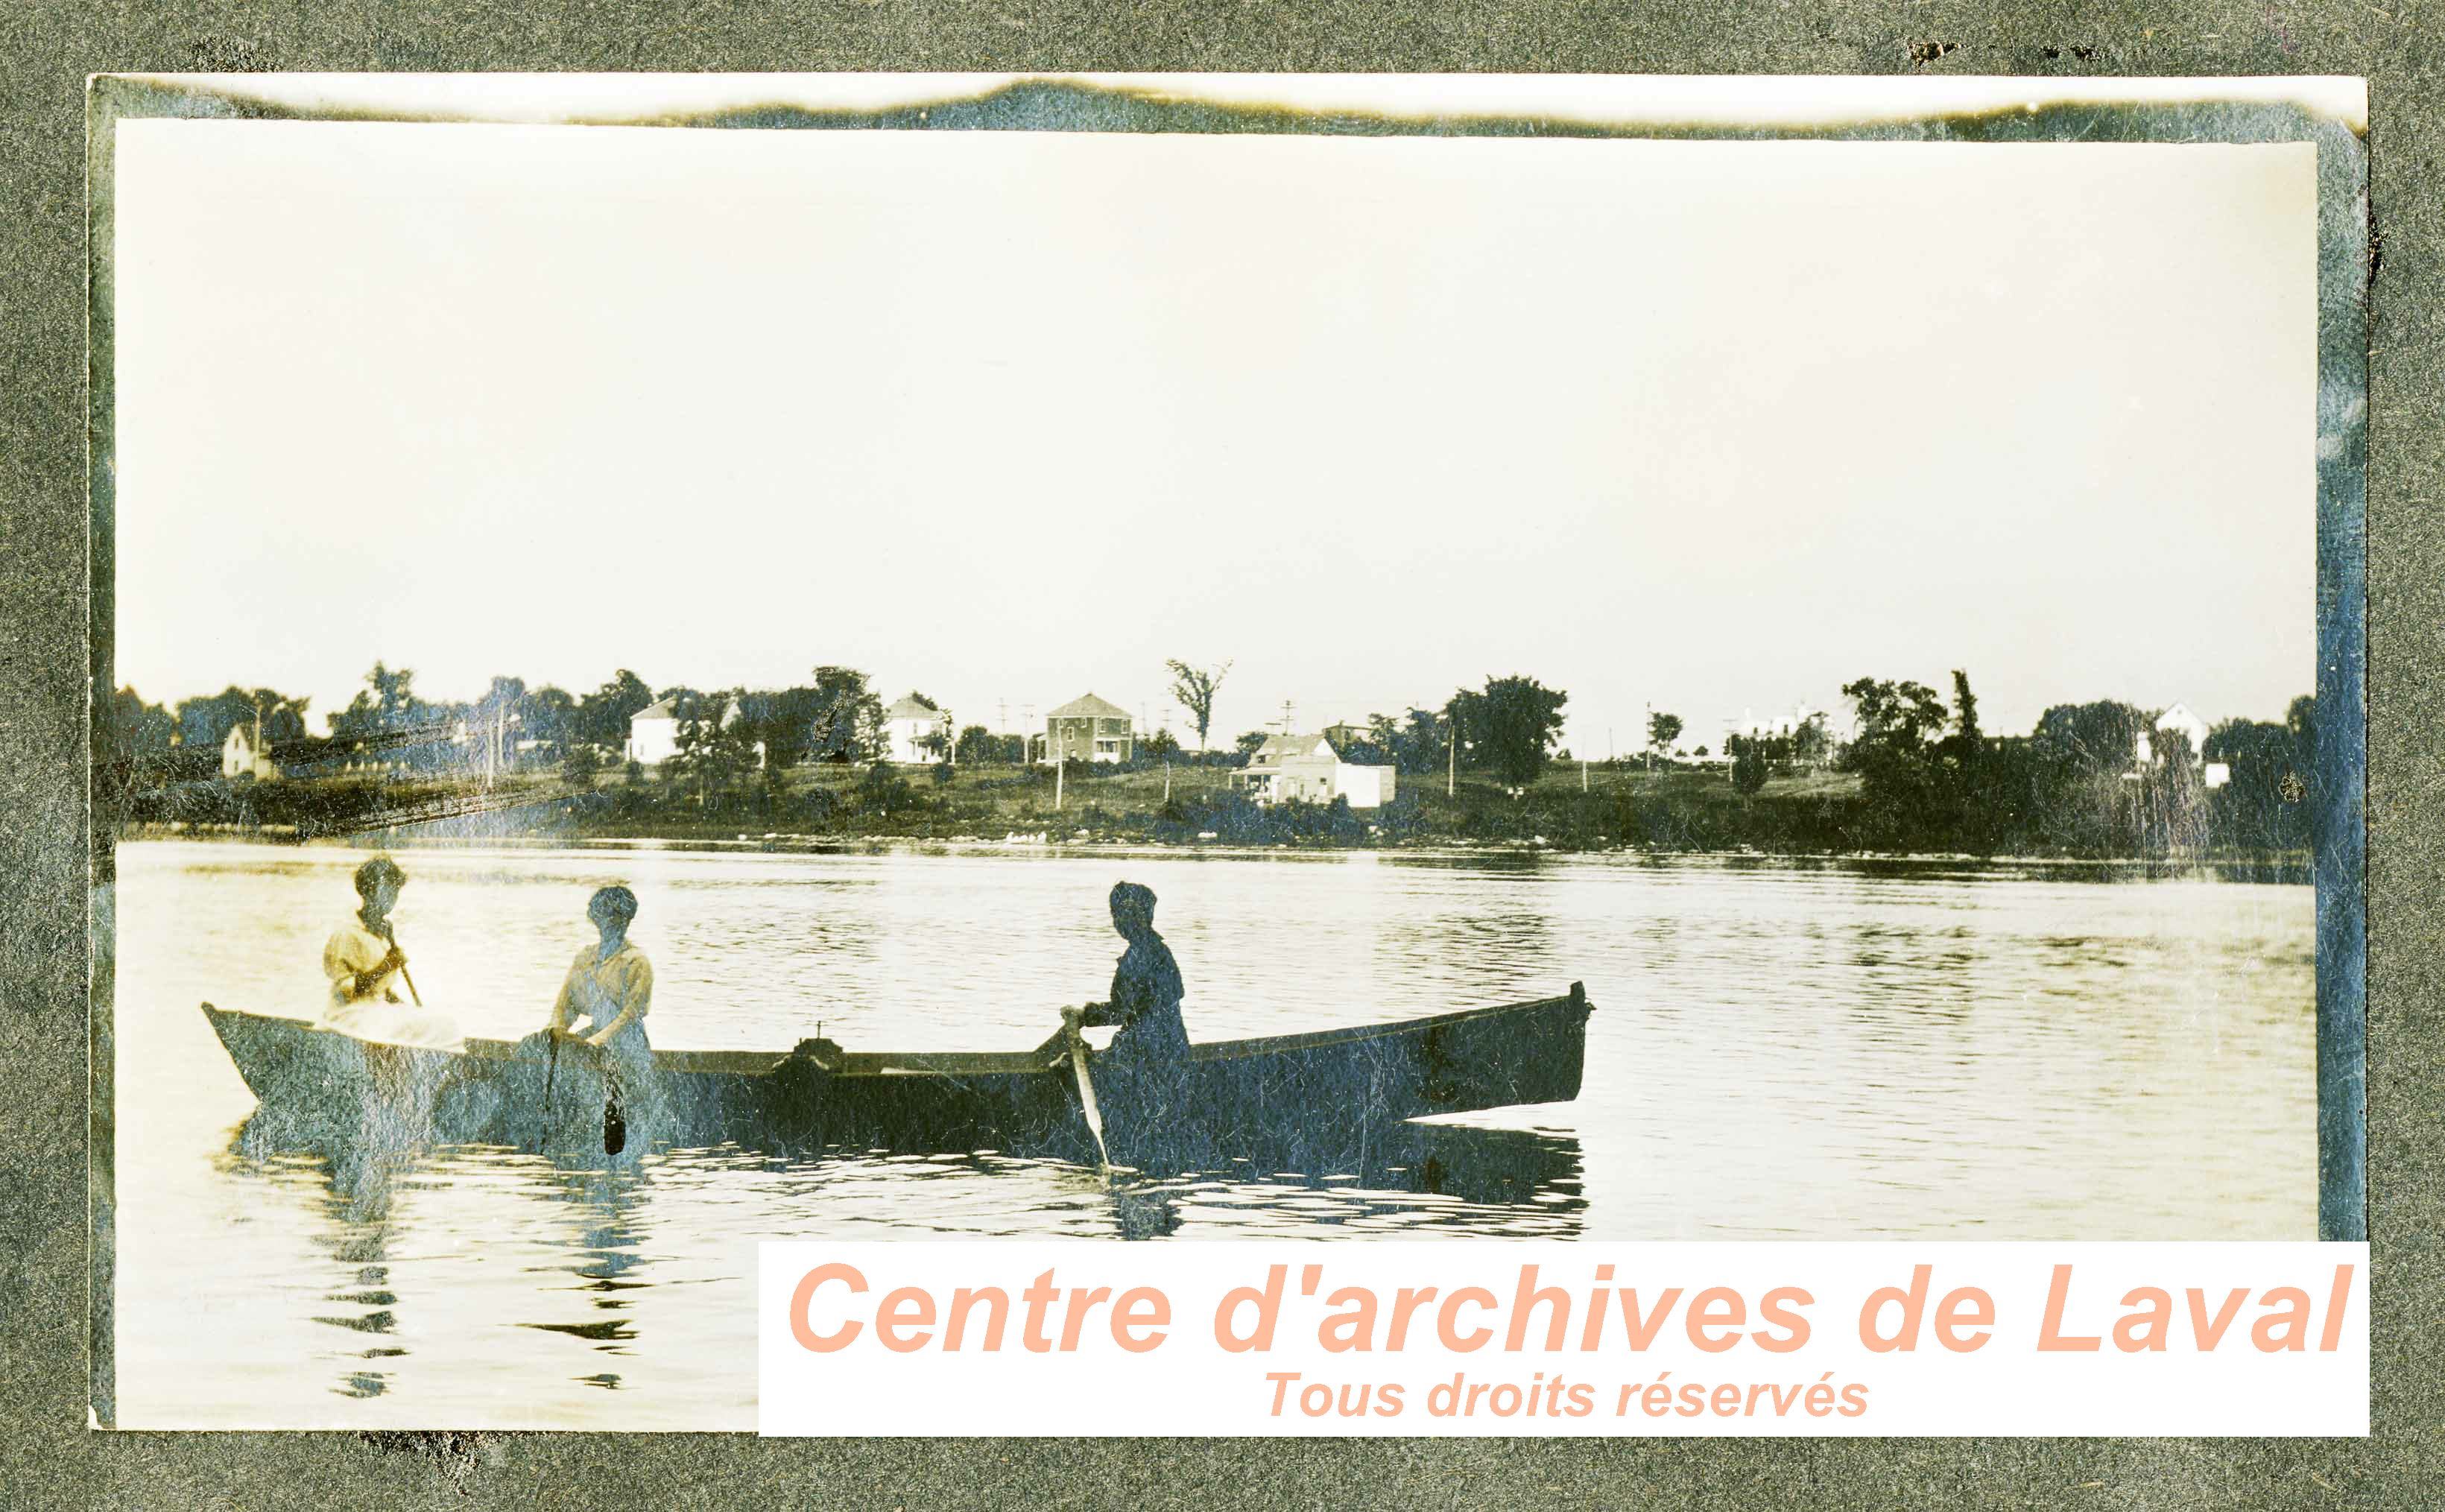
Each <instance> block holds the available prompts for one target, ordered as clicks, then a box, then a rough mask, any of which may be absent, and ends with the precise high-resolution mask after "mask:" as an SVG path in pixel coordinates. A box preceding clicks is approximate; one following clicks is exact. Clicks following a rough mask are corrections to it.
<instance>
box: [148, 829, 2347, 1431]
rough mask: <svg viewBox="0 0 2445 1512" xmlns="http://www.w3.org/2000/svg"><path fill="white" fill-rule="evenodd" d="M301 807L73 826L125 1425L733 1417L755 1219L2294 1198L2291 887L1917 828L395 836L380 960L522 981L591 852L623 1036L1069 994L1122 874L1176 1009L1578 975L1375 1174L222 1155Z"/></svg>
mask: <svg viewBox="0 0 2445 1512" xmlns="http://www.w3.org/2000/svg"><path fill="white" fill-rule="evenodd" d="M362 859H363V853H362V852H357V851H351V850H345V849H318V848H305V849H275V848H255V847H247V846H235V845H206V844H179V843H158V844H132V845H127V846H123V847H121V849H120V853H119V883H118V890H117V897H116V906H117V911H118V940H119V956H118V977H117V981H118V985H117V1002H118V1009H117V1024H118V1042H117V1066H116V1075H117V1087H118V1098H117V1113H118V1158H117V1171H118V1207H117V1213H118V1250H117V1265H118V1271H117V1276H118V1280H117V1292H116V1301H117V1309H118V1312H117V1331H118V1334H117V1336H118V1350H117V1359H118V1404H119V1414H120V1416H119V1421H120V1422H121V1425H123V1426H126V1427H132V1428H173V1427H241V1426H258V1427H289V1428H309V1427H347V1428H370V1427H474V1426H496V1427H570V1428H576V1427H587V1428H610V1427H625V1428H726V1429H751V1428H753V1427H754V1422H755V1389H756V1380H755V1374H756V1370H755V1366H756V1353H755V1346H754V1311H755V1303H754V1296H753V1289H752V1285H753V1279H754V1269H755V1259H756V1250H755V1244H756V1241H757V1240H759V1239H766V1238H820V1237H838V1238H855V1239H880V1238H890V1237H906V1238H942V1237H972V1238H987V1237H1001V1236H1009V1237H1020V1236H1025V1237H1042V1236H1048V1235H1071V1236H1076V1237H1079V1238H1112V1237H1125V1238H1160V1237H1171V1238H1178V1239H1235V1238H1245V1237H1250V1236H1273V1237H1283V1236H1289V1237H1306V1238H1317V1239H1333V1238H1339V1239H1364V1238H1368V1237H1374V1236H1396V1237H1402V1238H1422V1237H1429V1236H1437V1235H1447V1236H1453V1237H1463V1236H1479V1237H1514V1236H1516V1237H1522V1238H1575V1237H1586V1238H1592V1239H1616V1240H1657V1239H1773V1238H1786V1237H1788V1238H1885V1237H1896V1236H1929V1237H1939V1236H1940V1237H1945V1238H1980V1237H1992V1238H1997V1239H2140V1238H2146V1239H2198V1238H2233V1239H2307V1238H2311V1237H2314V1233H2315V1226H2316V1212H2317V1163H2316V1138H2315V1132H2314V1109H2315V1102H2316V1087H2315V1079H2314V1066H2313V1059H2314V1056H2313V1035H2312V1021H2313V980H2314V965H2313V946H2312V941H2311V909H2312V898H2311V892H2310V889H2309V888H2307V887H2285V886H2272V885H2268V886H2262V885H2245V884H2239V883H2224V882H2216V881H2209V880H2179V881H2157V882H2138V881H2123V882H2104V881H2099V880H2094V879H2093V878H2092V877H2090V876H2089V875H2088V874H2085V873H2081V872H2078V871H2070V870H2045V869H2039V868H2010V867H1995V868H1988V867H1977V866H1967V865H1955V864H1945V863H1910V864H1903V863H1875V864H1868V863H1837V862H1827V863H1820V864H1809V863H1796V864H1794V863H1769V862H1747V861H1726V860H1723V859H1674V860H1654V859H1649V858H1640V857H1628V856H1608V857H1496V856H1476V857H1448V856H1444V857H1424V856H1395V855H1375V854H1366V853H1360V854H1334V855H1325V856H1298V857H1292V856H1222V855H1190V854H1183V853H1178V852H1172V853H1165V854H1156V855H1144V854H1129V855H1116V854H1113V853H1111V852H1109V851H1106V852H1064V851H1058V850H1045V849H1032V850H1025V851H1018V850H1010V851H999V850H995V851H972V852H964V853H954V854H943V853H929V854H919V853H914V852H893V853H887V854H858V855H823V856H810V855H762V854H744V853H702V852H686V851H680V850H671V849H620V850H593V849H588V850H574V851H547V850H527V849H498V850H482V851H471V850H460V849H420V850H413V851H409V852H406V853H404V854H403V855H402V856H401V861H402V863H403V864H404V865H405V867H406V868H407V870H408V872H409V874H410V877H411V881H410V883H409V886H408V887H407V889H406V893H405V896H404V898H403V900H402V902H401V906H400V910H399V913H398V915H397V918H398V921H399V930H400V939H401V943H403V944H404V945H405V946H406V947H407V948H408V950H409V951H410V952H411V954H412V956H413V958H414V966H413V969H414V972H415V975H416V979H417V983H418V985H419V986H420V988H421V989H422V990H423V992H424V995H425V998H426V1000H427V1001H428V1002H432V1003H434V1004H436V1005H437V1006H447V1007H448V1008H450V1009H451V1010H452V1011H454V1012H455V1013H456V1014H457V1015H458V1017H459V1018H460V1020H461V1022H462V1023H463V1024H464V1025H465V1026H466V1027H467V1028H468V1029H469V1030H470V1031H471V1032H475V1033H478V1034H489V1035H495V1036H504V1037H514V1036H517V1035H520V1034H523V1033H525V1032H527V1031H529V1030H531V1029H532V1028H534V1027H536V1026H537V1025H539V1024H540V1023H541V1022H542V1020H543V1017H544V1015H545V1013H546V1011H547V1009H548V1008H549V1005H550V1003H551V998H552V994H553V992H554V990H555V989H556V988H557V986H558V984H559V980H560V974H561V972H562V970H563V969H564V968H565V966H566V964H567V962H568V961H569V957H570V955H571V954H572V953H573V952H574V951H575V949H576V948H577V946H578V945H580V944H581V943H585V942H586V941H587V940H588V939H590V938H591V931H590V929H589V927H588V925H587V924H586V923H585V920H584V917H583V915H584V910H585V905H586V900H587V896H588V892H590V891H591V889H592V888H594V887H597V886H600V885H602V884H604V883H607V882H614V881H618V882H625V883H627V884H628V885H629V886H630V887H633V888H635V890H636V892H637V895H638V897H639V899H640V901H641V904H642V912H641V914H640V917H639V919H638V921H637V924H636V927H635V930H634V935H635V938H636V939H637V941H638V942H639V943H640V944H642V945H643V946H644V948H645V950H646V951H647V952H648V953H649V954H650V955H651V956H652V958H653V961H654V963H655V967H656V971H657V980H658V985H657V989H656V993H655V999H654V1008H653V1013H652V1016H651V1017H650V1018H649V1020H648V1022H649V1025H650V1027H651V1030H652V1034H653V1037H654V1041H655V1043H656V1044H658V1045H662V1046H668V1047H690V1046H694V1047H737V1048H758V1047H770V1048H777V1047H784V1046H788V1045H790V1044H793V1043H794V1042H795V1041H796V1040H797V1039H799V1038H800V1037H802V1036H808V1035H812V1034H813V1033H814V1032H815V1030H816V1025H817V1024H818V1022H820V1023H821V1025H822V1027H823V1032H824V1033H826V1034H828V1035H830V1036H831V1037H832V1038H834V1039H837V1040H839V1041H840V1042H842V1043H843V1044H844V1045H846V1046H848V1047H849V1048H850V1049H852V1050H858V1049H868V1050H917V1049H1022V1048H1025V1047H1027V1046H1030V1045H1033V1044H1035V1043H1036V1042H1037V1041H1039V1040H1040V1039H1042V1038H1043V1037H1044V1036H1045V1035H1046V1034H1048V1033H1050V1032H1051V1031H1052V1029H1053V1028H1055V1026H1056V1023H1057V1016H1056V1013H1055V1010H1056V1008H1057V1006H1058V1005H1059V1004H1062V1003H1065V1002H1077V1001H1081V1000H1085V999H1090V998H1101V997H1102V996H1103V995H1104V989H1105V987H1106V985H1107V983H1108V982H1109V980H1110V976H1111V961H1112V958H1113V957H1114V956H1115V955H1116V954H1117V953H1118V949H1119V942H1118V941H1117V940H1116V939H1115V938H1114V937H1113V936H1112V935H1111V932H1110V927H1109V924H1107V922H1106V920H1105V914H1104V894H1105V891H1106V889H1108V888H1109V887H1111V883H1112V882H1114V881H1115V880H1118V879H1121V878H1124V877H1126V878H1129V879H1132V880H1136V881H1140V882H1144V883H1146V884H1148V886H1150V887H1153V888H1154V889H1155V890H1156V892H1157V893H1158V894H1159V895H1160V897H1161V899H1162V904H1161V908H1160V911H1159V914H1158V918H1157V923H1158V925H1159V926H1160V927H1161V928H1162V929H1163V931H1164V933H1165V935H1166V936H1167V939H1168V940H1169V941H1170V943H1171V945H1172V948H1173V950H1174V951H1175V952H1176V954H1177V955H1178V957H1179V960H1180V963H1181V968H1182V971H1183V973H1184V975H1185V978H1186V980H1187V982H1188V1000H1187V1003H1186V1005H1185V1012H1186V1016H1187V1018H1188V1023H1189V1028H1190V1032H1191V1034H1192V1035H1194V1036H1196V1037H1198V1038H1201V1039H1203V1038H1227V1037H1234V1036H1244V1035H1255V1034H1265V1033H1274V1032H1282V1031H1290V1030H1303V1029H1316V1028H1324V1027H1329V1026H1332V1025H1337V1024H1348V1023H1358V1022H1365V1021H1369V1020H1377V1019H1391V1018H1404V1017H1413V1016H1415V1015H1419V1014H1424V1013H1431V1012H1439V1011H1442V1010H1445V1009H1448V1008H1457V1007H1465V1006H1471V1005H1477V1004H1484V1003H1496V1002H1504V1001H1510V1000H1515V999H1522V998H1530V997H1542V996H1546V995H1549V994H1554V993H1558V992H1561V991H1563V990H1564V989H1565V988H1566V987H1567V986H1568V984H1569V983H1570V982H1571V981H1572V980H1584V981H1585V982H1586V983H1587V988H1588V993H1589V996H1590V998H1591V999H1594V1001H1595V1003H1596V1016H1595V1017H1594V1019H1593V1020H1592V1021H1591V1023H1590V1025H1589V1029H1588V1067H1587V1082H1586V1090H1585V1091H1584V1092H1583V1093H1582V1095H1581V1096H1580V1098H1579V1099H1578V1101H1577V1102H1575V1103H1571V1104H1562V1105H1552V1106H1544V1107H1536V1108H1523V1109H1514V1110H1509V1111H1504V1112H1502V1113H1498V1114H1488V1115H1481V1116H1477V1117H1473V1118H1471V1119H1468V1120H1465V1123H1467V1124H1469V1125H1471V1126H1476V1127H1471V1128H1461V1129H1424V1130H1422V1131H1421V1132H1420V1133H1418V1134H1417V1135H1416V1136H1415V1138H1414V1140H1413V1143H1412V1145H1411V1146H1410V1147H1409V1148H1405V1149H1402V1150H1396V1151H1394V1152H1393V1153H1392V1154H1390V1155H1389V1156H1388V1157H1387V1165H1386V1166H1385V1167H1384V1168H1382V1169H1380V1170H1370V1171H1362V1172H1343V1173H1334V1172H1307V1173H1299V1174H1297V1175H1291V1174H1284V1173H1276V1172H1267V1171H1262V1170H1255V1169H1250V1168H1248V1167H1233V1168H1230V1169H1227V1170H1221V1171H1216V1172H1211V1173H1205V1174H1203V1175H1199V1176H1193V1177H1186V1178H1182V1179H1179V1180H1175V1181H1169V1182H1165V1183H1161V1184H1156V1185H1151V1186H1148V1187H1143V1188H1139V1189H1131V1190H1125V1191H1123V1192H1120V1193H1118V1194H1114V1193H1109V1192H1107V1191H1106V1190H1105V1189H1104V1186H1103V1184H1102V1183H1101V1181H1100V1180H1099V1179H1098V1178H1097V1177H1096V1175H1095V1174H1094V1173H1093V1172H1092V1171H1082V1170H1080V1169H1077V1168H1075V1167H1065V1166H1060V1165H1054V1164H1046V1163H1039V1162H1028V1161H1020V1160H1015V1159H1011V1158H1007V1157H1003V1156H999V1155H993V1154H978V1155H961V1156H946V1157H937V1158H930V1159H926V1158H909V1157H884V1156H879V1155H862V1154H846V1155H839V1156H834V1157H830V1158H826V1159H823V1160H815V1161H796V1162H793V1161H784V1160H779V1159H775V1158H774V1157H771V1156H767V1155H764V1154H760V1153H752V1152H745V1151H740V1150H737V1149H735V1148H725V1149H713V1150H689V1151H675V1152H671V1153H668V1154H663V1155H657V1156H654V1157H651V1158H649V1159H648V1160H647V1161H646V1162H644V1165H643V1167H642V1168H640V1169H638V1170H636V1171H633V1172H629V1173H625V1174H623V1175H618V1176H609V1175H604V1174H601V1173H589V1172H585V1171H579V1170H572V1169H565V1168H560V1167H555V1166H554V1165H553V1164H552V1163H551V1162H550V1161H548V1160H546V1159H544V1158H542V1157H540V1156H532V1155H525V1154H516V1153H510V1152H506V1151H500V1150H494V1149H480V1148H460V1149H449V1150H441V1151H437V1152H434V1153H432V1154H431V1155H429V1156H428V1157H425V1158H423V1159H421V1160H420V1161H419V1162H418V1163H417V1164H415V1165H414V1166H413V1167H411V1168H409V1169H407V1170H405V1171H403V1172H400V1173H396V1174H393V1175H391V1176H388V1177H386V1178H385V1177H374V1176H367V1175H364V1174H362V1173H359V1172H355V1171H351V1170H346V1169H335V1168H334V1167H333V1165H332V1163H331V1162H330V1161H328V1160H327V1159H326V1158H325V1157H324V1156H323V1155H321V1154H318V1153H315V1152H311V1151H305V1150H297V1151H277V1150H275V1151H271V1152H261V1151H256V1152H245V1151H241V1150H240V1149H238V1148H236V1146H235V1142H234V1139H233V1136H234V1133H235V1131H236V1129H238V1126H239V1125H240V1123H241V1121H242V1120H243V1119H244V1118H245V1117H246V1115H247V1113H248V1111H249V1110H250V1109H251V1108H252V1097H251V1096H250V1095H249V1093H248V1092H247V1091H246V1088H245V1085H244V1084H243V1083H242V1082H240V1081H239V1079H238V1076H237V1073H235V1072H234V1071H233V1069H232V1068H231V1066H230V1064H229V1060H228V1058H227V1056H226V1055H223V1054H222V1052H221V1050H220V1048H219V1045H218V1043H217V1042H216V1041H215V1039H214V1038H213V1036H212V1034H211V1032H210V1030H209V1029H208V1028H207V1026H206V1024H205V1022H204V1019H203V1017H202V1015H200V1014H199V1013H197V1012H196V1003H197V1002H198V1001H200V1000H206V999H209V1000H211V1001H213V1002H215V1003H218V1004H220V1005H223V1006H227V1007H244V1008H253V1009H259V1010H265V1011H271V1012H279V1013H289V1014H296V1015H300V1016H304V1015H309V1014H311V1013H312V1012H313V1011H314V1009H315V1008H316V1006H317V1005H318V1004H319V1002H320V999H321V996H322V992H323V983H322V980H321V975H320V954H321V947H322V942H323V939H324V937H325V936H326V935H327V933H328V932H329V931H330V930H331V928H332V927H333V926H334V925H336V924H337V923H338V922H339V921H340V920H341V919H342V918H344V917H345V915H346V914H347V913H348V912H349V911H350V910H351V909H352V908H353V906H354V902H355V900H354V895H353V893H352V891H351V889H350V887H349V880H348V878H349V872H350V870H351V869H352V868H354V867H355V866H356V865H357V863H358V862H359V861H361V860H362Z"/></svg>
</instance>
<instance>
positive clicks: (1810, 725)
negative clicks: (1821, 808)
mask: <svg viewBox="0 0 2445 1512" xmlns="http://www.w3.org/2000/svg"><path fill="white" fill-rule="evenodd" d="M1833 753H1834V739H1833V737H1832V736H1830V735H1828V734H1827V733H1826V731H1825V716H1823V715H1821V714H1812V715H1810V716H1809V717H1808V718H1807V719H1802V720H1801V721H1800V723H1799V724H1798V725H1797V726H1796V727H1795V728H1794V729H1793V730H1792V732H1791V757H1790V758H1791V759H1792V760H1794V761H1798V762H1801V763H1802V764H1804V765H1807V766H1812V767H1821V766H1823V765H1824V764H1825V760H1826V758H1827V757H1828V756H1832V755H1833ZM1698 754H1699V755H1700V756H1705V755H1706V754H1707V753H1706V752H1704V751H1701V752H1699V753H1698Z"/></svg>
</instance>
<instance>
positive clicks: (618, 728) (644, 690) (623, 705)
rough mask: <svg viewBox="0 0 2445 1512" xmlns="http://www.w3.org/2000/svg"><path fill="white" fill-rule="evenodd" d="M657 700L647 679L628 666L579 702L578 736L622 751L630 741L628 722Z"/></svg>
mask: <svg viewBox="0 0 2445 1512" xmlns="http://www.w3.org/2000/svg"><path fill="white" fill-rule="evenodd" d="M653 701H654V690H653V689H652V688H650V687H647V686H646V685H645V680H644V678H641V677H639V676H638V675H637V674H636V673H634V672H631V671H629V670H628V669H627V668H626V667H625V666H624V667H622V668H621V669H620V670H619V671H617V672H615V673H613V674H612V675H611V681H608V682H606V683H604V684H603V685H602V686H601V687H599V688H597V689H595V690H594V691H593V692H592V693H589V694H588V695H587V696H586V697H585V698H584V699H582V700H579V701H578V705H577V725H578V731H579V736H578V737H579V738H580V739H585V740H591V741H593V742H594V743H595V744H597V745H601V746H607V747H610V748H611V749H613V750H618V749H620V748H621V747H623V746H625V745H626V744H627V742H628V721H629V720H630V719H635V718H636V717H637V714H638V711H640V710H642V709H644V707H645V706H646V705H647V704H649V703H651V702H653Z"/></svg>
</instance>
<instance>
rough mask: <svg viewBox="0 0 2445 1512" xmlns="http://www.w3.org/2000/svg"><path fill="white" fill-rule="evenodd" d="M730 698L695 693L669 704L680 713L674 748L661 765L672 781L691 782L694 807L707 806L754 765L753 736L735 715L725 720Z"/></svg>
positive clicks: (754, 746) (709, 807) (728, 791)
mask: <svg viewBox="0 0 2445 1512" xmlns="http://www.w3.org/2000/svg"><path fill="white" fill-rule="evenodd" d="M730 707H731V701H730V699H729V698H728V697H727V696H725V695H722V694H712V695H706V694H695V695H691V696H690V697H689V698H688V699H687V700H686V701H684V702H681V703H677V704H675V705H674V706H673V708H674V712H675V713H678V714H679V716H680V727H679V739H678V750H677V751H676V752H674V753H673V755H672V756H671V759H670V760H669V761H668V762H666V763H665V764H664V765H665V767H666V768H667V772H666V775H668V776H669V777H670V778H671V779H672V780H673V781H674V782H676V783H691V782H692V783H694V784H695V786H696V793H697V807H698V808H700V809H711V808H712V807H713V804H714V800H715V799H717V798H721V797H727V796H728V795H729V793H730V792H731V790H732V789H733V788H734V787H736V786H737V783H738V780H739V779H740V778H741V777H743V776H745V775H747V774H748V773H750V772H752V771H754V770H755V769H756V739H755V737H754V736H753V735H751V734H750V733H749V732H748V731H747V729H746V728H745V725H744V722H743V721H742V720H737V719H728V720H725V719H724V718H723V717H724V716H725V715H727V714H728V713H729V712H730Z"/></svg>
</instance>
